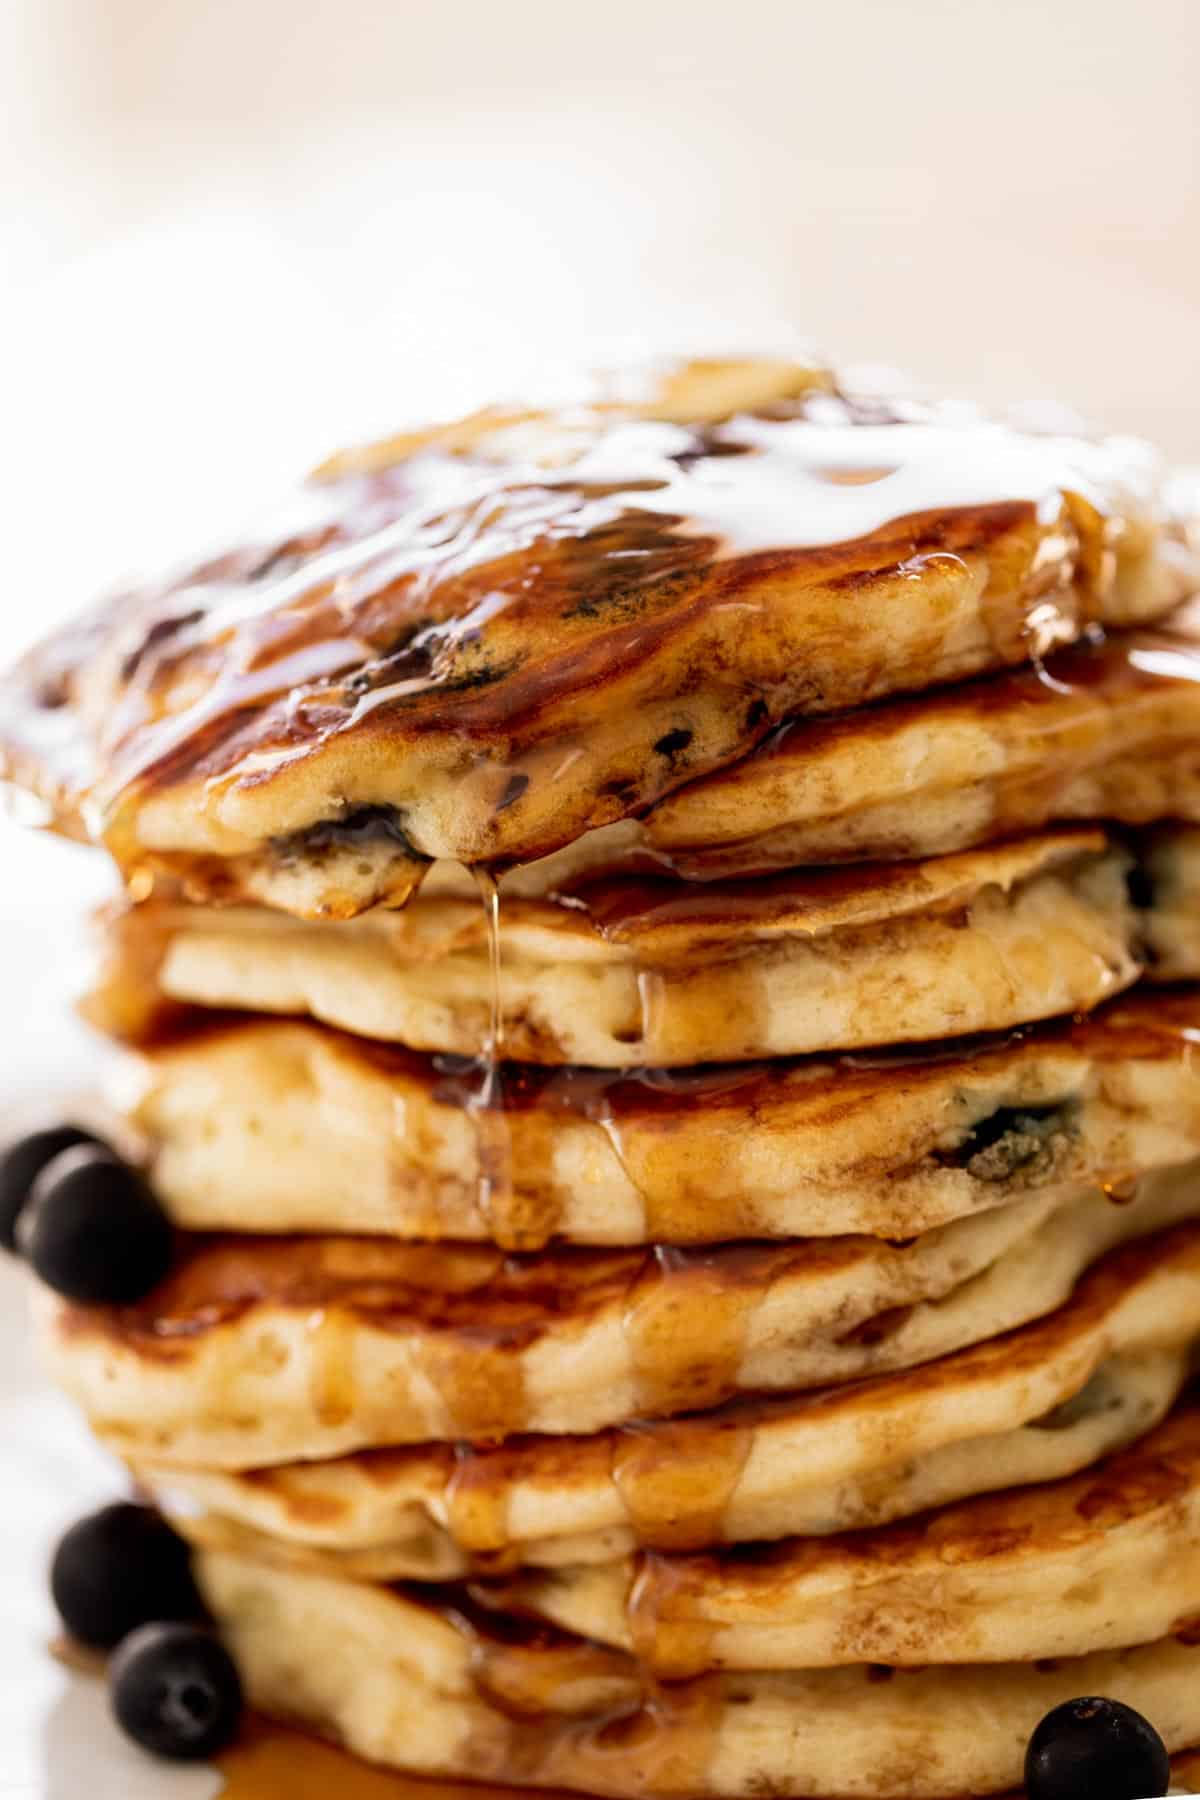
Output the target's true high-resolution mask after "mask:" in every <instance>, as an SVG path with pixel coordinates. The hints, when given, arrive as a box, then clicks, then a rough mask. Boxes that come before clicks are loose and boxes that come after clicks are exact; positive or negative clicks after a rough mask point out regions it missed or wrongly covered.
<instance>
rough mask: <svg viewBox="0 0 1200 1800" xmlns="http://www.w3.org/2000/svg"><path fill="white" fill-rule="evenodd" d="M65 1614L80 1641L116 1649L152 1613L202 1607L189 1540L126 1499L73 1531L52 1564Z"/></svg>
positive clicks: (194, 1615) (175, 1615) (192, 1615)
mask: <svg viewBox="0 0 1200 1800" xmlns="http://www.w3.org/2000/svg"><path fill="white" fill-rule="evenodd" d="M50 1592H51V1594H52V1596H53V1598H54V1604H55V1606H56V1607H57V1608H58V1613H59V1617H60V1618H61V1619H62V1622H63V1624H64V1625H65V1626H66V1628H67V1630H68V1631H69V1632H70V1633H71V1636H72V1637H74V1638H78V1639H79V1642H80V1643H81V1644H90V1645H92V1647H93V1648H94V1649H97V1650H111V1649H112V1647H113V1645H114V1644H119V1643H120V1641H121V1639H122V1638H124V1637H127V1636H128V1635H129V1633H130V1632H131V1631H134V1630H136V1628H137V1627H138V1626H139V1625H145V1624H147V1623H148V1622H149V1621H150V1620H151V1619H198V1618H200V1617H201V1615H202V1613H203V1610H204V1609H203V1607H202V1605H201V1602H200V1596H199V1594H198V1593H197V1591H196V1585H195V1583H194V1581H193V1580H192V1565H191V1558H190V1557H189V1555H188V1549H187V1545H186V1544H185V1543H184V1542H183V1540H182V1538H179V1537H176V1535H175V1533H174V1532H173V1531H172V1530H171V1527H170V1526H169V1525H168V1524H167V1522H166V1520H165V1519H163V1518H162V1517H161V1515H160V1514H159V1513H156V1512H155V1511H154V1509H153V1507H150V1506H135V1505H133V1503H132V1502H131V1501H119V1502H117V1503H116V1504H115V1505H113V1506H103V1507H101V1509H100V1511H99V1512H94V1513H89V1514H88V1516H87V1518H85V1519H80V1520H79V1521H78V1522H77V1523H76V1524H74V1525H72V1527H71V1529H70V1530H69V1531H68V1532H67V1533H66V1535H65V1537H64V1538H63V1539H62V1541H61V1542H60V1544H59V1546H58V1548H57V1550H56V1551H55V1552H54V1557H53V1560H52V1562H51V1564H50Z"/></svg>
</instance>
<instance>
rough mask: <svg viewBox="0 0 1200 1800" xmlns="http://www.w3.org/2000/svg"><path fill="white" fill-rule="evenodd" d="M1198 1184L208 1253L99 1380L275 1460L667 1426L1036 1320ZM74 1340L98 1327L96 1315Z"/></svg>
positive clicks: (77, 1325)
mask: <svg viewBox="0 0 1200 1800" xmlns="http://www.w3.org/2000/svg"><path fill="white" fill-rule="evenodd" d="M1198 1174H1200V1171H1195V1170H1193V1171H1192V1172H1190V1173H1189V1174H1188V1175H1185V1176H1184V1177H1182V1178H1180V1179H1172V1178H1170V1177H1165V1176H1164V1177H1160V1178H1159V1179H1158V1181H1157V1182H1148V1183H1147V1184H1146V1187H1145V1191H1144V1192H1143V1193H1142V1194H1140V1195H1139V1196H1138V1197H1136V1198H1134V1199H1131V1200H1128V1201H1127V1202H1125V1203H1124V1204H1123V1205H1120V1206H1114V1205H1112V1204H1111V1203H1110V1202H1107V1201H1106V1200H1105V1199H1104V1198H1103V1196H1102V1195H1100V1194H1099V1193H1096V1192H1094V1191H1091V1190H1088V1189H1083V1190H1081V1191H1076V1190H1067V1192H1066V1194H1064V1195H1063V1196H1062V1198H1061V1200H1060V1202H1059V1204H1057V1205H1056V1204H1055V1203H1054V1196H1050V1197H1048V1198H1047V1199H1044V1200H1041V1199H1036V1198H1035V1200H1033V1201H1032V1202H1029V1201H1026V1202H1024V1203H1021V1204H1019V1205H1018V1206H1016V1207H1003V1208H998V1209H995V1210H993V1211H991V1212H989V1213H986V1214H984V1215H983V1216H982V1217H980V1218H978V1219H972V1220H965V1221H963V1222H962V1223H960V1224H959V1225H956V1226H951V1227H948V1228H947V1229H946V1230H945V1231H943V1232H936V1233H931V1234H928V1236H927V1237H926V1238H923V1239H918V1240H916V1241H915V1243H910V1244H909V1245H907V1246H905V1247H903V1248H896V1247H895V1246H893V1245H890V1244H885V1243H880V1242H878V1241H877V1240H875V1239H861V1238H858V1239H856V1238H850V1239H846V1238H821V1239H816V1240H809V1241H808V1242H803V1241H802V1242H798V1243H795V1244H792V1245H788V1246H784V1245H774V1246H771V1245H754V1244H742V1245H727V1246H724V1247H723V1248H721V1249H717V1250H709V1251H703V1252H693V1253H691V1254H689V1253H687V1252H683V1251H678V1250H670V1249H664V1248H659V1249H657V1250H655V1251H652V1252H644V1251H588V1250H556V1251H545V1252H543V1253H542V1254H541V1255H540V1256H530V1257H522V1258H515V1257H507V1256H506V1255H505V1254H504V1252H503V1251H500V1250H486V1249H484V1248H482V1247H481V1246H466V1245H463V1246H458V1247H454V1246H450V1245H446V1244H442V1245H412V1244H403V1243H399V1242H397V1241H395V1240H394V1239H377V1238H334V1237H310V1238H288V1237H274V1238H254V1237H247V1236H241V1237H220V1238H191V1239H188V1240H185V1241H184V1242H183V1243H182V1244H181V1245H180V1246H179V1252H178V1259H177V1266H176V1268H175V1269H174V1271H173V1272H172V1274H171V1275H170V1276H169V1277H168V1278H167V1280H166V1281H164V1282H163V1283H161V1284H160V1285H159V1287H157V1288H156V1289H155V1290H154V1292H153V1293H152V1294H150V1295H149V1296H147V1298H146V1299H145V1300H144V1301H142V1302H140V1303H139V1304H138V1305H137V1306H136V1307H130V1308H127V1309H124V1310H122V1311H120V1312H118V1313H115V1314H110V1315H107V1316H106V1317H105V1319H104V1320H103V1321H101V1322H100V1325H99V1329H100V1331H101V1333H104V1332H105V1331H106V1330H107V1331H108V1332H109V1333H110V1334H111V1337H112V1339H113V1340H114V1341H112V1342H110V1344H109V1346H108V1350H107V1356H106V1362H105V1378H106V1379H107V1380H108V1381H109V1382H110V1383H112V1384H114V1392H115V1389H116V1387H118V1386H120V1387H125V1388H128V1389H130V1390H132V1388H133V1387H135V1386H137V1385H140V1386H142V1387H143V1388H144V1390H145V1392H144V1399H143V1400H142V1401H141V1403H140V1406H139V1416H140V1418H141V1421H142V1425H143V1427H144V1428H145V1429H146V1430H147V1431H150V1432H154V1433H156V1434H157V1435H159V1436H166V1435H173V1434H176V1433H178V1434H179V1435H181V1436H186V1435H187V1434H188V1433H189V1431H191V1430H192V1429H193V1424H192V1421H193V1417H195V1418H197V1419H198V1420H199V1421H206V1420H212V1421H214V1422H215V1421H217V1420H219V1419H220V1417H221V1415H222V1412H223V1410H224V1409H226V1408H231V1407H234V1406H235V1405H242V1404H245V1403H247V1402H248V1401H249V1398H250V1396H251V1394H252V1393H253V1392H254V1391H255V1389H256V1388H261V1389H262V1391H263V1394H264V1399H265V1400H266V1399H269V1421H268V1424H267V1431H268V1436H269V1449H264V1450H263V1452H262V1453H261V1455H262V1460H264V1461H267V1460H280V1459H284V1458H287V1459H290V1458H293V1457H295V1458H300V1457H313V1456H320V1455H328V1454H336V1453H337V1452H339V1451H341V1450H344V1449H346V1448H347V1447H348V1445H354V1446H357V1445H371V1444H377V1443H378V1444H405V1443H421V1442H423V1441H425V1440H427V1439H430V1438H434V1439H445V1438H469V1439H472V1440H475V1441H488V1440H494V1439H498V1438H502V1437H510V1436H512V1435H514V1434H515V1433H518V1432H531V1431H538V1432H571V1433H577V1432H584V1431H594V1430H600V1429H602V1428H603V1427H605V1426H608V1425H623V1424H627V1423H629V1422H631V1421H634V1420H642V1419H650V1418H667V1417H671V1416H673V1415H675V1414H678V1413H692V1412H696V1411H699V1410H700V1409H702V1408H709V1407H714V1406H720V1405H722V1404H723V1403H724V1402H725V1401H727V1400H732V1399H734V1398H736V1396H737V1395H739V1394H743V1393H749V1394H754V1393H768V1392H778V1391H788V1392H797V1391H799V1390H802V1389H807V1388H816V1387H823V1386H828V1385H830V1384H834V1383H840V1382H846V1381H854V1380H858V1379H860V1378H862V1377H863V1376H865V1375H869V1374H874V1373H880V1372H883V1371H886V1370H895V1369H904V1368H908V1367H911V1366H913V1365H916V1364H919V1363H924V1362H928V1361H930V1360H931V1359H933V1358H935V1357H938V1356H944V1355H946V1354H948V1353H949V1352H951V1351H954V1350H959V1349H961V1348H963V1346H965V1345H968V1344H973V1343H977V1342H979V1341H981V1340H982V1339H984V1338H988V1337H993V1336H995V1335H997V1334H998V1333H1001V1332H1005V1331H1010V1330H1012V1329H1014V1328H1015V1327H1016V1326H1018V1325H1023V1324H1026V1323H1028V1321H1029V1320H1031V1319H1034V1318H1037V1317H1040V1316H1041V1315H1043V1314H1045V1313H1048V1312H1052V1311H1053V1309H1054V1308H1055V1307H1057V1306H1060V1305H1061V1304H1062V1303H1063V1302H1064V1301H1066V1300H1067V1299H1069V1297H1070V1294H1071V1291H1072V1289H1073V1287H1074V1286H1075V1283H1076V1281H1077V1280H1078V1279H1079V1277H1080V1275H1081V1274H1082V1273H1083V1271H1084V1270H1085V1269H1086V1268H1087V1267H1088V1265H1089V1264H1090V1263H1092V1262H1094V1261H1095V1260H1096V1259H1097V1258H1098V1257H1100V1256H1102V1255H1103V1254H1104V1253H1105V1252H1106V1251H1109V1250H1111V1249H1113V1248H1114V1247H1116V1246H1117V1245H1119V1244H1122V1243H1126V1242H1129V1241H1130V1240H1132V1239H1134V1238H1137V1237H1141V1236H1145V1235H1147V1234H1149V1233H1152V1232H1155V1231H1161V1230H1163V1229H1164V1228H1166V1227H1168V1226H1170V1225H1174V1224H1178V1223H1180V1222H1181V1221H1184V1220H1187V1219H1191V1218H1194V1217H1196V1215H1197V1214H1198V1213H1200V1179H1198V1178H1197V1176H1198ZM63 1329H64V1331H65V1332H66V1334H67V1336H68V1339H69V1337H70V1335H71V1334H72V1333H76V1332H77V1333H80V1334H83V1335H87V1334H88V1333H89V1325H88V1323H87V1321H86V1320H85V1319H83V1318H81V1317H74V1318H73V1319H67V1320H64V1322H63ZM91 1329H92V1330H94V1329H95V1326H92V1327H91ZM196 1429H197V1430H199V1431H201V1432H202V1431H203V1430H205V1429H206V1427H205V1426H204V1425H203V1423H201V1424H199V1425H198V1426H196ZM216 1429H218V1430H220V1427H219V1426H217V1427H216ZM247 1454H249V1455H251V1456H252V1457H253V1458H254V1459H255V1460H258V1458H259V1453H258V1452H257V1451H256V1450H255V1449H254V1447H253V1446H250V1445H248V1446H247ZM195 1455H196V1457H197V1459H198V1460H200V1461H203V1460H204V1452H203V1449H202V1448H199V1447H198V1448H197V1449H196V1451H195Z"/></svg>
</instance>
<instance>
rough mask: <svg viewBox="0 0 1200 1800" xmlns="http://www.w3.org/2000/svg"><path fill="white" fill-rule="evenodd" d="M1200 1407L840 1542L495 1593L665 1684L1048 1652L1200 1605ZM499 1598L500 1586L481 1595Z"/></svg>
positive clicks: (651, 1559)
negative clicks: (1085, 1464)
mask: <svg viewBox="0 0 1200 1800" xmlns="http://www.w3.org/2000/svg"><path fill="white" fill-rule="evenodd" d="M1198 1515H1200V1405H1198V1404H1197V1400H1196V1398H1195V1396H1194V1395H1193V1396H1192V1397H1191V1398H1185V1399H1183V1400H1181V1401H1180V1403H1179V1405H1178V1406H1177V1407H1176V1409H1175V1410H1174V1411H1173V1412H1172V1413H1171V1414H1169V1416H1168V1417H1167V1418H1166V1419H1165V1420H1164V1421H1163V1423H1162V1424H1161V1425H1158V1426H1156V1427H1155V1429H1154V1430H1153V1431H1150V1432H1147V1433H1146V1435H1145V1436H1144V1437H1142V1438H1139V1439H1138V1440H1137V1441H1136V1442H1135V1443H1133V1444H1131V1445H1128V1446H1126V1447H1125V1448H1123V1449H1121V1450H1118V1451H1116V1452H1114V1453H1113V1454H1112V1455H1111V1456H1107V1457H1105V1458H1103V1459H1102V1460H1101V1461H1100V1462H1098V1463H1096V1464H1094V1465H1093V1466H1092V1467H1091V1468H1090V1469H1086V1470H1084V1471H1083V1472H1082V1473H1081V1474H1078V1475H1072V1476H1068V1477H1066V1478H1065V1479H1062V1480H1059V1481H1056V1482H1046V1483H1043V1484H1040V1485H1038V1486H1034V1487H1025V1488H1014V1489H1010V1490H1008V1491H1007V1492H1004V1493H999V1494H987V1495H981V1496H979V1497H977V1498H975V1499H972V1500H964V1501H960V1502H959V1503H958V1504H957V1505H954V1506H945V1507H942V1508H940V1509H939V1510H938V1511H937V1512H934V1513H930V1514H924V1515H922V1516H920V1517H918V1518H916V1519H909V1520H904V1521H903V1522H902V1523H900V1524H896V1525H888V1526H884V1527H882V1528H880V1529H876V1530H873V1531H871V1530H868V1531H858V1532H846V1533H845V1534H843V1535H842V1536H840V1537H825V1538H791V1539H785V1540H784V1541H783V1542H781V1543H777V1544H766V1545H758V1546H755V1545H739V1546H738V1547H737V1548H736V1549H732V1550H729V1551H721V1552H716V1553H713V1552H709V1553H707V1554H693V1555H691V1556H681V1555H675V1556H670V1555H663V1554H661V1553H656V1552H647V1553H643V1554H641V1555H638V1556H635V1557H631V1558H627V1559H626V1560H624V1561H623V1562H617V1563H608V1564H597V1565H592V1566H585V1567H581V1568H575V1569H556V1570H553V1571H539V1572H537V1573H533V1574H526V1575H524V1576H522V1577H520V1578H518V1579H516V1580H514V1581H511V1582H509V1583H506V1584H504V1585H503V1586H500V1587H497V1588H495V1589H494V1590H492V1595H493V1597H494V1601H495V1603H497V1604H500V1603H502V1604H503V1605H504V1606H505V1607H508V1608H512V1609H514V1610H515V1611H517V1612H520V1613H533V1614H535V1615H536V1616H538V1617H540V1618H545V1619H546V1620H547V1621H548V1622H550V1623H552V1624H555V1625H559V1626H562V1627H563V1628H564V1629H565V1630H568V1631H573V1632H575V1633H577V1634H578V1635H579V1636H581V1637H586V1638H591V1639H593V1640H595V1641H597V1642H600V1643H604V1644H611V1645H613V1646H615V1647H617V1648H619V1649H624V1650H630V1651H636V1653H637V1655H638V1657H639V1658H640V1660H641V1661H642V1662H643V1663H644V1664H645V1665H646V1666H647V1667H649V1668H652V1669H653V1670H655V1672H656V1673H657V1674H658V1675H660V1676H663V1677H667V1678H670V1679H672V1680H678V1679H680V1678H681V1677H685V1676H691V1675H701V1674H706V1673H708V1672H709V1671H710V1670H716V1669H813V1668H829V1667H837V1666H844V1665H848V1664H853V1663H886V1664H888V1665H890V1666H891V1667H893V1668H904V1667H909V1668H912V1667H920V1666H922V1665H924V1664H926V1663H930V1662H934V1661H936V1662H939V1663H980V1662H989V1663H990V1662H1010V1661H1011V1662H1034V1661H1037V1660H1040V1659H1042V1658H1045V1657H1059V1656H1082V1655H1086V1654H1087V1653H1088V1652H1089V1651H1094V1650H1113V1649H1123V1648H1124V1647H1125V1646H1127V1645H1129V1644H1147V1643H1151V1642H1153V1641H1154V1640H1155V1639H1156V1638H1162V1637H1167V1636H1169V1635H1170V1634H1171V1633H1172V1632H1173V1631H1174V1630H1175V1628H1176V1626H1177V1623H1178V1622H1179V1621H1180V1620H1182V1619H1185V1618H1191V1617H1194V1616H1195V1615H1197V1614H1200V1516H1198ZM485 1591H486V1590H485Z"/></svg>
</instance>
